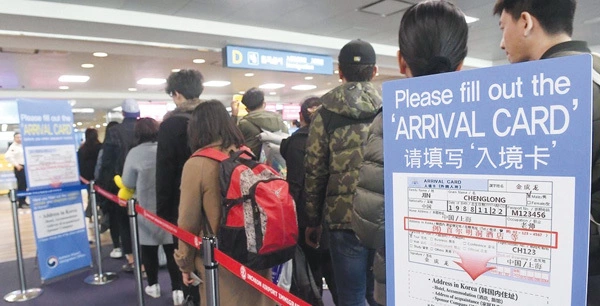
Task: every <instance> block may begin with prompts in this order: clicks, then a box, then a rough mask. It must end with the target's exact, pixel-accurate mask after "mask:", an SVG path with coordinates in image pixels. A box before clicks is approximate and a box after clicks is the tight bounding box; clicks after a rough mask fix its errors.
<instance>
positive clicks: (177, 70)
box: [171, 69, 181, 72]
mask: <svg viewBox="0 0 600 306" xmlns="http://www.w3.org/2000/svg"><path fill="white" fill-rule="evenodd" d="M179 71H181V69H171V72H179Z"/></svg>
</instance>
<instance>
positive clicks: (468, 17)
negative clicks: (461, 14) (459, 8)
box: [465, 15, 479, 23]
mask: <svg viewBox="0 0 600 306" xmlns="http://www.w3.org/2000/svg"><path fill="white" fill-rule="evenodd" d="M465 20H466V21H467V23H473V22H475V21H478V20H479V18H477V17H471V16H467V15H465Z"/></svg>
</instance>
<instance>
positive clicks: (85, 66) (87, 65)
mask: <svg viewBox="0 0 600 306" xmlns="http://www.w3.org/2000/svg"><path fill="white" fill-rule="evenodd" d="M81 68H94V64H81Z"/></svg>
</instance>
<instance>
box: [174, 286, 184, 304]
mask: <svg viewBox="0 0 600 306" xmlns="http://www.w3.org/2000/svg"><path fill="white" fill-rule="evenodd" d="M173 305H175V306H179V305H183V291H181V290H173Z"/></svg>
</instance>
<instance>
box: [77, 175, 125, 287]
mask: <svg viewBox="0 0 600 306" xmlns="http://www.w3.org/2000/svg"><path fill="white" fill-rule="evenodd" d="M95 186H96V183H95V182H94V181H93V180H92V181H90V185H89V188H90V190H89V199H90V203H88V205H92V212H93V216H94V237H95V239H96V266H97V267H98V273H96V274H92V275H90V276H88V277H86V278H85V280H84V282H86V283H87V284H90V285H105V284H108V283H110V282H112V281H114V280H115V279H117V274H116V273H113V272H106V273H104V272H103V271H102V247H101V245H102V243H101V242H100V226H99V224H98V204H97V203H96V190H95V189H94V188H95Z"/></svg>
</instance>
